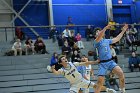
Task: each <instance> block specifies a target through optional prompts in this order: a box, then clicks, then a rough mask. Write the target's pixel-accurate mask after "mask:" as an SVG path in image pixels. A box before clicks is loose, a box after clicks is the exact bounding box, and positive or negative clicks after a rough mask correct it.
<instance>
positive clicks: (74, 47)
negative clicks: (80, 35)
mask: <svg viewBox="0 0 140 93" xmlns="http://www.w3.org/2000/svg"><path fill="white" fill-rule="evenodd" d="M75 50H76V51H77V52H78V53H80V48H79V47H78V46H77V44H76V43H74V45H73V47H72V52H73V53H74V51H75Z"/></svg>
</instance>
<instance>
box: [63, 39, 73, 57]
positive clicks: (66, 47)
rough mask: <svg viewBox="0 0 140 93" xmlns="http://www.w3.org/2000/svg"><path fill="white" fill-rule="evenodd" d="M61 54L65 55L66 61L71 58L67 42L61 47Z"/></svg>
mask: <svg viewBox="0 0 140 93" xmlns="http://www.w3.org/2000/svg"><path fill="white" fill-rule="evenodd" d="M62 54H63V55H66V57H67V59H69V58H70V56H71V48H70V46H69V45H68V42H67V41H65V42H64V46H63V47H62Z"/></svg>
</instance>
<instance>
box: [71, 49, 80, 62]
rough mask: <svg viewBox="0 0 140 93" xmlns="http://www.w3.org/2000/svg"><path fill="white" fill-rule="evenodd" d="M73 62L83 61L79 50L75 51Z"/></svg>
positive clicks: (72, 57)
mask: <svg viewBox="0 0 140 93" xmlns="http://www.w3.org/2000/svg"><path fill="white" fill-rule="evenodd" d="M71 59H72V60H71V62H80V61H81V57H80V55H79V54H78V52H77V50H75V51H74V53H73V54H72V56H71Z"/></svg>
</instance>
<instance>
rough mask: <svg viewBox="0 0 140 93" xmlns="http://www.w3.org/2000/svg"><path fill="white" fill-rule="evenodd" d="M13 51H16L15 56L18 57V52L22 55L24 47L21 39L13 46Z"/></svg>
mask: <svg viewBox="0 0 140 93" xmlns="http://www.w3.org/2000/svg"><path fill="white" fill-rule="evenodd" d="M12 50H13V51H14V56H17V52H19V54H20V55H22V47H21V42H20V39H17V40H16V42H15V43H14V44H13V46H12Z"/></svg>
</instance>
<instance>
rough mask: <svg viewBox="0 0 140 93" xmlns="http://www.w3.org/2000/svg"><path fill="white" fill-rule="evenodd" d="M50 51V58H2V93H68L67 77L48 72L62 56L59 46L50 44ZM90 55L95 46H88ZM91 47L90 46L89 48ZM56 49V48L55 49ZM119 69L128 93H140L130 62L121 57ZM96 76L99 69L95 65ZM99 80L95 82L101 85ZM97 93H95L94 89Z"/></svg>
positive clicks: (139, 75)
mask: <svg viewBox="0 0 140 93" xmlns="http://www.w3.org/2000/svg"><path fill="white" fill-rule="evenodd" d="M45 43H46V47H47V50H49V52H50V54H42V55H38V54H35V55H29V56H17V57H14V56H8V57H7V56H0V93H67V92H68V90H69V87H70V85H69V82H68V81H67V80H66V79H65V78H64V77H63V76H61V75H60V76H55V75H53V74H52V73H49V72H48V71H47V69H46V67H47V65H48V64H49V62H50V57H51V54H52V53H53V52H54V51H57V52H60V50H59V48H58V46H57V43H51V40H46V41H45ZM84 44H85V49H83V50H82V53H86V54H87V51H88V50H89V49H92V42H85V41H84ZM86 45H88V46H86ZM52 46H53V47H52ZM118 59H119V61H118V62H119V65H120V67H122V69H123V71H124V73H125V77H126V90H127V93H139V91H140V72H139V71H138V70H135V72H130V71H129V69H128V63H127V61H128V58H126V57H125V55H123V54H121V55H118ZM93 68H94V72H95V76H96V75H97V69H98V66H97V65H93ZM96 80H97V77H96V79H95V80H93V79H92V81H94V82H97V81H96ZM90 92H91V93H93V89H90Z"/></svg>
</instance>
